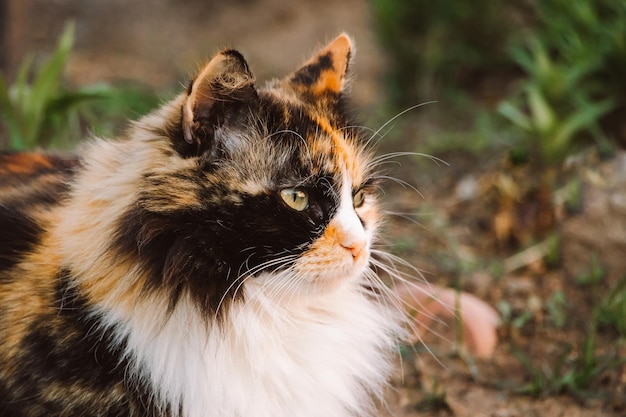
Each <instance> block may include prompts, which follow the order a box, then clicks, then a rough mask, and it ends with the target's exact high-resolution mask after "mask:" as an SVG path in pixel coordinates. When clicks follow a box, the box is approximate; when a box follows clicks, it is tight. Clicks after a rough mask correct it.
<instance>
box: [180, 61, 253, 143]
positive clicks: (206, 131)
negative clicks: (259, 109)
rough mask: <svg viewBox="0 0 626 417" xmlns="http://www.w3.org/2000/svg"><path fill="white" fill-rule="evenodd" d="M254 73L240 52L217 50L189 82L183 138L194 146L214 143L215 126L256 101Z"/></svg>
mask: <svg viewBox="0 0 626 417" xmlns="http://www.w3.org/2000/svg"><path fill="white" fill-rule="evenodd" d="M256 99H257V92H256V88H255V85H254V77H253V75H252V73H251V72H250V69H249V68H248V64H247V63H246V61H245V59H244V58H243V56H242V55H241V54H240V53H239V52H237V51H235V50H233V49H227V50H224V51H222V52H220V53H218V54H217V55H216V56H215V57H214V58H213V59H211V61H209V63H208V64H206V65H205V66H204V68H202V69H201V70H200V72H199V73H198V75H197V76H196V78H195V79H194V80H193V81H192V82H191V83H190V84H189V87H188V88H187V99H186V101H185V103H184V105H183V109H182V127H183V129H182V130H183V135H184V138H185V141H186V142H187V143H189V144H190V145H194V144H195V145H196V146H197V149H198V150H201V149H210V148H212V147H213V146H214V145H215V130H216V129H217V128H218V127H219V126H221V125H222V124H223V123H225V121H227V120H228V119H229V117H230V116H232V115H233V114H234V113H235V112H237V111H239V109H241V108H242V107H244V106H247V105H249V104H250V103H252V102H254V101H256Z"/></svg>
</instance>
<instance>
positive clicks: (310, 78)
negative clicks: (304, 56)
mask: <svg viewBox="0 0 626 417" xmlns="http://www.w3.org/2000/svg"><path fill="white" fill-rule="evenodd" d="M332 68H333V58H332V54H331V53H330V52H327V53H326V54H324V55H320V56H319V57H318V58H317V60H316V61H315V62H313V63H311V64H309V65H307V66H305V67H303V68H301V69H300V70H298V72H296V73H295V74H294V76H293V77H292V79H291V81H292V82H293V83H297V84H303V85H305V86H308V85H312V84H315V83H316V82H317V80H318V79H319V78H320V75H321V74H322V72H324V71H326V70H329V69H332Z"/></svg>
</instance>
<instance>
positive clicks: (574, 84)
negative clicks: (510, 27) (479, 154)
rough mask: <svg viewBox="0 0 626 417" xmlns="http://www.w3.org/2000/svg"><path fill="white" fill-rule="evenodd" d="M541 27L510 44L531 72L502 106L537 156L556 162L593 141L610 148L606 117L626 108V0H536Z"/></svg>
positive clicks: (534, 158)
mask: <svg viewBox="0 0 626 417" xmlns="http://www.w3.org/2000/svg"><path fill="white" fill-rule="evenodd" d="M532 4H533V5H534V7H535V12H536V15H537V18H538V25H537V27H536V28H534V31H533V32H532V33H531V34H530V35H529V36H528V35H527V36H526V37H525V38H523V39H521V40H520V41H519V42H518V43H517V44H514V45H513V46H512V47H511V54H510V55H511V57H512V59H513V60H514V61H515V62H516V63H517V64H518V65H519V67H520V68H521V69H522V70H523V71H524V72H525V74H526V77H525V78H524V79H523V80H522V81H521V83H520V84H519V86H518V88H516V89H515V90H514V91H513V93H512V94H511V96H510V97H509V98H508V99H506V100H504V101H503V102H502V103H501V104H500V106H499V112H500V113H501V114H502V115H503V116H504V117H505V118H506V119H508V120H509V121H510V122H512V124H513V125H514V126H515V127H516V128H517V130H518V139H519V141H520V144H519V145H520V146H522V147H524V148H525V149H526V151H527V152H528V153H529V157H530V158H531V160H532V161H535V162H536V163H538V164H539V165H544V166H549V165H554V164H557V163H559V162H561V161H562V160H563V159H564V158H565V157H567V156H568V155H570V154H571V153H573V152H574V151H576V149H577V146H576V145H577V144H579V143H581V142H582V143H589V142H590V141H593V142H595V143H596V144H598V145H600V149H601V150H602V151H605V150H606V149H607V148H609V146H608V143H609V142H608V140H607V138H608V137H611V136H615V135H616V134H617V132H616V131H614V130H613V131H611V129H608V130H607V129H606V123H604V122H605V121H606V120H607V118H609V117H610V116H611V115H613V114H615V112H616V111H619V110H620V109H622V110H623V109H626V79H625V77H624V76H623V73H624V70H625V69H626V2H619V1H618V2H616V1H613V0H580V1H576V2H572V1H568V0H537V1H535V2H533V3H532Z"/></svg>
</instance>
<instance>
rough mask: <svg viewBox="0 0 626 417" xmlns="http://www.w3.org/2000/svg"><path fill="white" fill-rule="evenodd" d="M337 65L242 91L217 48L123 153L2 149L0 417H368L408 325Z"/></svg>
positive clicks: (320, 61) (320, 62) (245, 73)
mask: <svg viewBox="0 0 626 417" xmlns="http://www.w3.org/2000/svg"><path fill="white" fill-rule="evenodd" d="M353 51H354V47H353V42H352V40H351V38H350V37H349V36H348V35H346V34H341V35H340V36H339V37H337V38H336V39H335V40H333V41H332V42H330V43H328V44H327V45H326V46H325V47H323V48H321V49H320V50H319V51H318V52H317V53H316V54H314V55H313V57H312V58H311V59H309V60H308V61H306V62H305V63H304V64H303V65H302V66H301V67H299V68H298V69H297V70H296V71H294V72H293V73H291V74H290V75H288V76H286V77H285V78H282V79H277V80H272V81H270V82H268V83H267V84H266V85H265V86H264V87H262V88H258V87H257V86H256V82H255V79H254V77H253V75H252V73H251V71H250V69H249V67H248V64H247V63H246V61H245V59H244V57H243V56H242V55H241V54H240V53H239V52H238V51H236V50H233V49H226V50H223V51H221V52H219V53H218V54H217V55H215V56H214V57H213V58H212V59H211V60H210V61H209V62H208V63H207V64H206V65H205V66H204V67H203V68H202V69H201V70H200V71H199V72H198V74H197V76H196V77H195V78H194V79H193V80H192V81H191V82H190V83H189V85H188V88H187V89H186V90H185V91H183V92H182V93H181V94H179V95H178V96H177V97H175V98H174V99H173V100H172V101H170V102H168V103H166V104H164V105H163V106H162V107H160V108H159V109H157V110H155V111H154V112H152V113H150V114H148V115H147V116H144V117H143V118H141V119H140V120H138V121H136V122H134V123H132V124H131V125H130V127H129V128H128V130H127V131H126V133H125V134H123V135H121V137H120V138H117V139H115V140H104V139H99V138H93V139H92V140H91V141H90V142H88V143H86V144H84V145H82V147H81V148H80V149H79V151H78V153H77V155H74V156H72V155H63V154H46V153H9V152H3V153H1V154H0V230H2V232H1V233H0V415H2V416H4V417H15V416H107V417H114V416H120V417H121V416H133V417H135V416H137V417H161V416H170V417H212V416H220V417H223V416H228V417H231V416H232V417H235V416H236V417H244V416H255V417H270V416H271V417H281V416H283V417H287V416H289V417H307V416H335V417H343V416H364V415H371V414H372V413H373V412H375V409H376V404H377V403H379V402H380V401H379V400H380V398H381V396H382V389H383V387H384V386H385V384H386V381H387V376H388V373H389V372H390V370H391V369H392V363H393V359H394V356H396V355H397V354H398V353H397V346H398V341H399V340H400V339H401V338H402V337H403V334H404V332H405V330H404V329H405V326H404V324H405V316H404V314H403V313H402V311H401V308H399V303H398V300H397V299H395V298H394V295H393V292H392V291H391V290H390V289H389V288H388V287H386V286H385V285H384V284H383V281H382V280H381V279H380V278H379V277H378V276H377V273H376V272H377V268H378V267H377V266H376V265H377V263H376V262H375V260H374V258H373V256H372V253H373V252H374V251H375V246H374V245H375V244H376V242H377V240H378V239H379V236H378V228H379V225H380V223H381V221H382V210H381V208H380V207H379V202H378V201H377V188H378V187H379V183H380V180H381V177H382V175H381V174H380V173H379V172H378V166H377V164H376V159H375V156H374V150H373V146H371V145H372V144H371V142H372V140H371V134H367V133H366V131H365V130H364V129H362V128H359V127H358V125H356V124H355V123H354V122H353V121H352V116H351V114H350V111H349V105H348V102H349V97H348V84H349V83H348V74H349V69H350V63H351V59H352V55H353Z"/></svg>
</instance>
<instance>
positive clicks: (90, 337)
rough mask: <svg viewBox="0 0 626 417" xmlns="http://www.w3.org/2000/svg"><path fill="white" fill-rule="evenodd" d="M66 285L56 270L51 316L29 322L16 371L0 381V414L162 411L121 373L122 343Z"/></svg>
mask: <svg viewBox="0 0 626 417" xmlns="http://www.w3.org/2000/svg"><path fill="white" fill-rule="evenodd" d="M70 283H71V277H70V275H69V272H68V271H61V272H60V273H59V275H58V289H57V294H56V297H55V298H56V300H58V305H56V306H55V308H54V309H52V310H51V311H52V312H53V314H52V316H50V317H46V316H42V317H41V319H40V320H38V321H37V322H35V324H34V326H33V327H32V329H31V331H30V333H29V334H28V335H27V336H26V337H25V338H24V339H23V340H22V344H21V348H20V358H19V363H20V368H19V370H18V371H17V374H16V375H13V378H12V379H11V380H8V381H7V380H6V379H5V378H2V379H1V380H0V415H2V416H18V415H19V416H23V415H28V416H41V417H43V416H51V415H72V416H81V415H90V416H91V415H94V416H95V415H98V416H108V417H125V416H129V415H142V416H156V415H159V416H162V415H164V414H157V413H156V408H155V407H154V405H153V404H151V396H150V395H149V392H148V391H147V390H146V387H145V386H143V385H142V384H141V383H139V382H137V381H136V380H134V379H133V378H131V377H129V375H127V373H126V372H125V370H126V366H127V363H126V361H125V360H124V359H122V351H123V348H124V347H123V346H120V345H116V344H114V343H113V340H112V339H111V337H110V336H109V335H108V333H107V332H106V331H104V330H103V329H102V328H101V326H100V324H99V323H98V320H97V318H96V317H95V316H93V315H92V314H91V313H90V310H89V308H88V306H87V305H86V303H85V300H84V299H82V297H81V296H80V295H79V294H78V293H77V291H76V290H75V289H74V288H73V287H72V286H71V284H70ZM5 381H6V382H5ZM7 384H10V386H8V385H7ZM165 415H167V414H165Z"/></svg>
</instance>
